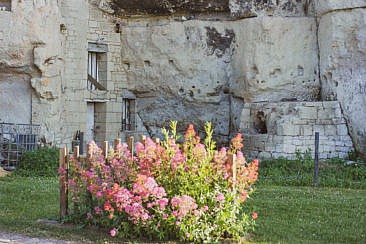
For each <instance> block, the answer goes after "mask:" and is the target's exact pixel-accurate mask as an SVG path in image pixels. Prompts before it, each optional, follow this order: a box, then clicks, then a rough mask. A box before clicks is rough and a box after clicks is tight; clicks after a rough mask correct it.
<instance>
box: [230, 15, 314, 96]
mask: <svg viewBox="0 0 366 244" xmlns="http://www.w3.org/2000/svg"><path fill="white" fill-rule="evenodd" d="M235 33H236V39H237V42H236V43H237V45H236V49H235V55H234V57H233V62H232V66H233V73H232V75H231V81H232V82H231V84H232V87H233V89H232V90H233V93H234V95H235V96H236V97H241V98H243V99H244V101H245V102H262V101H314V100H317V99H318V97H319V92H320V83H319V80H318V62H317V46H316V35H315V33H316V24H315V21H314V19H313V18H302V17H299V18H293V19H292V20H291V21H289V20H288V18H282V17H262V18H252V19H248V20H243V22H242V24H239V25H238V29H236V31H235ZM297 40H301V42H298V41H297Z"/></svg>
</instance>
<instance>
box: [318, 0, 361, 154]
mask: <svg viewBox="0 0 366 244" xmlns="http://www.w3.org/2000/svg"><path fill="white" fill-rule="evenodd" d="M318 10H319V13H320V17H319V30H318V36H319V48H320V75H321V76H320V77H321V83H322V99H323V100H338V101H339V102H340V104H341V107H342V110H343V112H344V114H345V117H346V119H347V122H348V126H349V131H350V134H351V136H352V139H353V141H354V144H355V147H356V150H357V151H358V152H360V153H362V155H363V156H364V157H365V156H366V126H365V123H364V121H365V120H366V110H365V108H366V82H365V79H366V78H365V77H366V21H365V20H366V1H336V0H332V1H331V0H329V1H319V6H318Z"/></svg>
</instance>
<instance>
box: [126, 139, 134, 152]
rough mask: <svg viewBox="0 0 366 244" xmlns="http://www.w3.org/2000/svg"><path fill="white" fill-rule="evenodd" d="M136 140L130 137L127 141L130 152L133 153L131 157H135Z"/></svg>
mask: <svg viewBox="0 0 366 244" xmlns="http://www.w3.org/2000/svg"><path fill="white" fill-rule="evenodd" d="M134 140H135V138H134V137H133V136H130V137H129V138H128V141H127V145H128V150H129V151H130V152H131V156H133V152H134V148H133V146H134Z"/></svg>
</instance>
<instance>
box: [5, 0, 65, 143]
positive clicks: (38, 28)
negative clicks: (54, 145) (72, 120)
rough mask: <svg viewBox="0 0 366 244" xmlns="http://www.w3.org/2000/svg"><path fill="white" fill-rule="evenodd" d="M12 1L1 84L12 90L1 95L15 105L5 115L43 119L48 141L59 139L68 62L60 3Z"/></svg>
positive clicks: (22, 119)
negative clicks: (63, 76) (65, 62)
mask: <svg viewBox="0 0 366 244" xmlns="http://www.w3.org/2000/svg"><path fill="white" fill-rule="evenodd" d="M10 6H11V12H10V11H0V43H1V44H0V71H1V73H2V75H1V76H0V86H1V89H2V92H4V91H6V94H4V93H1V99H0V100H2V101H3V100H5V101H6V102H5V103H2V104H7V103H9V104H8V106H10V107H7V110H4V109H3V107H2V109H1V113H0V114H1V118H2V120H3V122H11V123H30V122H32V123H35V124H42V125H44V126H42V134H43V135H44V136H46V137H47V141H56V140H57V138H55V137H54V135H60V133H59V128H60V127H59V126H58V124H59V122H60V112H61V109H60V106H61V105H60V100H59V97H60V95H61V90H60V87H61V86H60V81H61V70H62V67H63V63H62V54H61V45H60V44H61V42H60V37H61V36H60V33H59V25H60V24H59V23H60V19H61V13H60V9H59V5H58V3H57V2H56V1H41V0H34V1H13V3H12V4H11V5H10V4H9V6H8V7H7V10H10ZM31 88H32V89H31ZM3 89H6V90H3ZM14 98H16V99H14ZM31 101H32V102H31ZM9 111H11V112H10V113H9ZM31 111H32V113H31ZM3 113H5V114H6V116H4V115H3Z"/></svg>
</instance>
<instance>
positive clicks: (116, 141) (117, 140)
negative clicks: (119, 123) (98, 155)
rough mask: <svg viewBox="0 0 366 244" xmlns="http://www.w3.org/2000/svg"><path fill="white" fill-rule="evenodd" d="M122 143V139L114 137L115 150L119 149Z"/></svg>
mask: <svg viewBox="0 0 366 244" xmlns="http://www.w3.org/2000/svg"><path fill="white" fill-rule="evenodd" d="M120 144H121V139H114V151H115V152H117V151H118V146H119V145H120Z"/></svg>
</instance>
